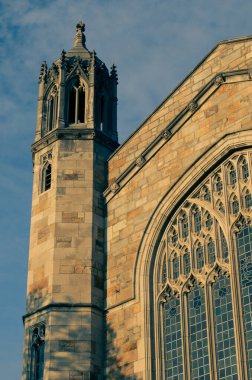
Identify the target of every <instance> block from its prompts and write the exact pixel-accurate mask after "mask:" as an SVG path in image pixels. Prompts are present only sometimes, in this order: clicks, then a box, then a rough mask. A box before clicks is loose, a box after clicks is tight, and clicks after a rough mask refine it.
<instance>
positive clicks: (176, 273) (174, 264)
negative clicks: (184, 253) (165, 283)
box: [172, 255, 179, 281]
mask: <svg viewBox="0 0 252 380" xmlns="http://www.w3.org/2000/svg"><path fill="white" fill-rule="evenodd" d="M172 269H173V280H174V281H177V279H178V277H179V256H178V255H175V256H174V257H173V259H172Z"/></svg>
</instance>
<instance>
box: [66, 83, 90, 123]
mask: <svg viewBox="0 0 252 380" xmlns="http://www.w3.org/2000/svg"><path fill="white" fill-rule="evenodd" d="M85 110H86V94H85V86H84V84H83V83H82V82H81V81H80V79H79V78H75V79H74V80H73V81H72V83H71V85H70V87H69V91H68V124H81V123H85Z"/></svg>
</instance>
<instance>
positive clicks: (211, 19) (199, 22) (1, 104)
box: [0, 0, 252, 380]
mask: <svg viewBox="0 0 252 380" xmlns="http://www.w3.org/2000/svg"><path fill="white" fill-rule="evenodd" d="M251 14H252V2H251V0H221V1H220V0H211V1H209V0H205V1H204V0H190V1H188V0H134V1H133V0H103V1H102V0H100V1H99V0H71V1H69V0H51V1H48V0H44V1H39V0H33V1H32V0H0V66H1V80H0V131H1V150H0V156H1V159H0V184H1V185H0V223H1V228H0V231H1V232H0V238H1V249H0V297H1V312H0V328H1V340H0V369H1V378H2V379H7V380H18V379H20V378H21V362H22V346H23V327H22V320H21V316H22V315H23V314H24V311H25V293H26V271H27V257H28V241H29V218H30V205H31V186H32V165H31V154H30V145H31V143H32V141H33V138H34V133H35V119H36V109H37V92H38V88H37V83H38V76H39V71H40V65H41V62H42V61H43V60H47V62H48V63H49V64H50V63H51V62H52V61H53V60H54V59H56V58H57V57H58V56H59V54H60V52H61V50H62V49H63V48H64V49H65V50H68V49H69V48H70V47H71V46H72V44H73V37H74V33H75V25H76V23H77V21H79V20H80V19H83V21H84V22H85V23H86V37H87V47H88V48H89V49H90V50H92V49H95V50H96V52H97V54H98V56H99V57H100V58H101V59H102V60H103V61H104V62H105V63H106V64H107V66H108V67H110V66H111V65H112V64H113V63H115V64H116V65H117V67H118V75H119V91H118V97H119V103H118V126H119V137H120V141H121V142H122V141H123V140H124V139H125V138H126V137H127V136H128V135H129V134H130V133H131V132H133V131H134V130H135V129H136V127H137V126H138V125H139V124H140V123H141V121H143V120H144V119H145V118H146V116H147V115H148V114H150V113H151V111H152V110H153V109H154V108H155V107H156V106H157V105H158V104H159V103H160V102H161V101H162V99H163V98H165V97H166V96H167V95H168V93H169V92H170V91H171V90H172V89H173V88H174V87H175V86H176V85H177V84H178V83H179V82H180V81H181V80H182V79H183V78H184V76H185V75H186V74H187V73H188V72H190V71H191V70H192V69H193V67H194V66H195V65H196V64H197V63H198V62H199V61H200V60H201V59H202V58H203V57H204V56H205V55H206V54H207V53H208V51H209V50H211V49H212V47H213V46H214V45H215V44H216V43H217V42H218V41H219V40H222V39H229V38H233V37H238V36H241V35H249V34H252V22H251Z"/></svg>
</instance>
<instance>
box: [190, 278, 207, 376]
mask: <svg viewBox="0 0 252 380" xmlns="http://www.w3.org/2000/svg"><path fill="white" fill-rule="evenodd" d="M188 322H189V323H188V325H189V326H188V327H189V343H190V350H189V352H190V365H191V379H193V380H196V379H197V380H198V379H204V380H210V368H209V357H208V341H207V317H206V307H205V297H204V290H203V289H202V288H201V287H200V286H199V285H197V286H195V287H194V288H193V289H192V290H191V291H190V293H189V294H188Z"/></svg>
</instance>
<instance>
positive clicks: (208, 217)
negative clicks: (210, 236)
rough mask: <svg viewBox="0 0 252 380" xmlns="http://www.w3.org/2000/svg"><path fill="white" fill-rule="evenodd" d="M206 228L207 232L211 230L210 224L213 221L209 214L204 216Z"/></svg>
mask: <svg viewBox="0 0 252 380" xmlns="http://www.w3.org/2000/svg"><path fill="white" fill-rule="evenodd" d="M205 219H206V228H207V229H208V231H209V230H211V227H212V224H213V219H212V217H211V215H210V214H209V213H207V215H206V218H205Z"/></svg>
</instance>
